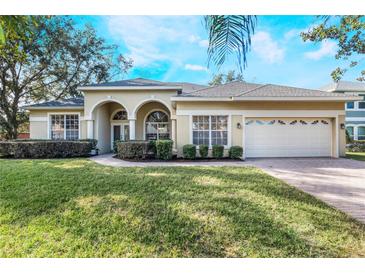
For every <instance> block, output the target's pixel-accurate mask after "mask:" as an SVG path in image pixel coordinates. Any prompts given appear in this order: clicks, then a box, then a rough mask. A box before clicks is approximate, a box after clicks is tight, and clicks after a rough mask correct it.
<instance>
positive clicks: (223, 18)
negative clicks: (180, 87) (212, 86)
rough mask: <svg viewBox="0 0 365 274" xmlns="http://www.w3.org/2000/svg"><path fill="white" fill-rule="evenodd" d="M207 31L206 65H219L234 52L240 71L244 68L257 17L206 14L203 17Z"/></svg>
mask: <svg viewBox="0 0 365 274" xmlns="http://www.w3.org/2000/svg"><path fill="white" fill-rule="evenodd" d="M204 20H205V27H206V29H207V31H208V36H209V46H208V66H209V65H210V64H211V63H212V62H213V63H214V64H215V65H217V66H218V67H220V66H221V65H222V64H223V63H224V62H225V61H226V59H227V58H228V57H229V56H230V55H232V54H235V55H236V57H237V61H238V67H239V69H240V72H241V73H242V72H243V70H244V69H245V68H246V65H247V58H246V54H247V52H248V51H249V50H250V47H251V36H252V35H253V33H254V30H255V27H256V22H257V17H256V16H255V15H207V16H205V17H204Z"/></svg>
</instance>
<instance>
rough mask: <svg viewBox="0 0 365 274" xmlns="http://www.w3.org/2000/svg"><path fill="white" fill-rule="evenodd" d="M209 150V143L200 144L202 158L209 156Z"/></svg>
mask: <svg viewBox="0 0 365 274" xmlns="http://www.w3.org/2000/svg"><path fill="white" fill-rule="evenodd" d="M208 150H209V147H208V146H207V145H199V154H200V157H201V158H207V157H208Z"/></svg>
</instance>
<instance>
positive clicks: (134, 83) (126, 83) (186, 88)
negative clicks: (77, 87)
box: [81, 78, 206, 93]
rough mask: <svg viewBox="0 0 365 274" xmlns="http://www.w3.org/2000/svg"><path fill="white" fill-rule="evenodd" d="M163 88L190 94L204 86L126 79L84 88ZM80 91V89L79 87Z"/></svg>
mask: <svg viewBox="0 0 365 274" xmlns="http://www.w3.org/2000/svg"><path fill="white" fill-rule="evenodd" d="M159 86H161V87H164V86H177V87H181V89H182V92H183V93H185V92H191V91H194V90H197V89H201V88H204V87H206V86H203V85H198V84H194V83H188V82H162V81H156V80H150V79H144V78H135V79H128V80H121V81H114V82H106V83H99V84H92V85H87V86H84V87H146V88H148V87H159ZM81 89H82V87H81Z"/></svg>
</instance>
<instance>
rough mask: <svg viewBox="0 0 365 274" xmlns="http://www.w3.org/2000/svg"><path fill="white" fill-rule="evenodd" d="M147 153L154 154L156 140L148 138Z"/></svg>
mask: <svg viewBox="0 0 365 274" xmlns="http://www.w3.org/2000/svg"><path fill="white" fill-rule="evenodd" d="M148 154H150V155H152V156H153V157H155V156H156V140H150V141H149V143H148Z"/></svg>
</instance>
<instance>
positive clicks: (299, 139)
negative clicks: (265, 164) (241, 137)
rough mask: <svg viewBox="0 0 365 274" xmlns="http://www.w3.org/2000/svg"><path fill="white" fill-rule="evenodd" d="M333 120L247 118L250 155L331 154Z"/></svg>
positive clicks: (246, 144)
mask: <svg viewBox="0 0 365 274" xmlns="http://www.w3.org/2000/svg"><path fill="white" fill-rule="evenodd" d="M331 128H332V127H331V120H330V119H322V118H320V119H319V118H311V119H308V118H288V119H282V118H270V119H263V118H250V119H247V120H246V127H245V131H246V133H245V138H246V139H245V147H246V157H319V156H331V138H332V129H331Z"/></svg>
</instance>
